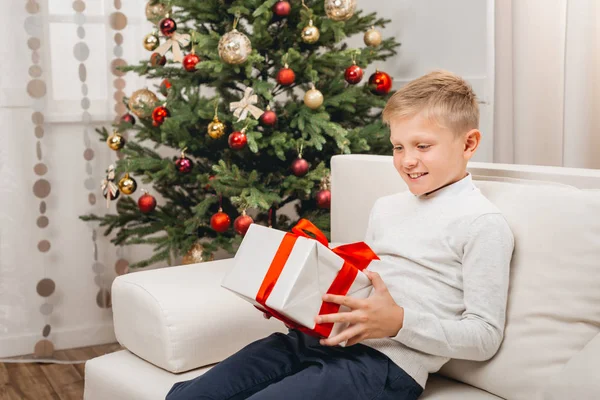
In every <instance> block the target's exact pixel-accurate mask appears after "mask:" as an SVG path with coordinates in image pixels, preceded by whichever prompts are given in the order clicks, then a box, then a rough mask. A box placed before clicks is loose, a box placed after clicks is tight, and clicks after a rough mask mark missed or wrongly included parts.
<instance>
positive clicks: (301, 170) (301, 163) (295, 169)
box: [291, 154, 308, 178]
mask: <svg viewBox="0 0 600 400" xmlns="http://www.w3.org/2000/svg"><path fill="white" fill-rule="evenodd" d="M291 168H292V173H293V174H294V175H296V176H297V177H299V178H301V177H303V176H304V175H306V174H307V173H308V161H306V160H305V159H304V158H302V154H299V155H298V158H296V159H295V160H294V161H293V162H292V166H291Z"/></svg>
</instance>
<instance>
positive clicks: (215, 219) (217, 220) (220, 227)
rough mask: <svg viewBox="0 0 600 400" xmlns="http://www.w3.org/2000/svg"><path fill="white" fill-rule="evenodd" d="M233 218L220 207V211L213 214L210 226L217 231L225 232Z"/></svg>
mask: <svg viewBox="0 0 600 400" xmlns="http://www.w3.org/2000/svg"><path fill="white" fill-rule="evenodd" d="M230 224H231V219H230V218H229V215H227V214H225V213H224V212H223V210H221V209H220V208H219V212H218V213H216V214H215V215H213V216H212V217H211V219H210V226H211V227H212V228H213V229H214V230H215V231H217V232H219V233H223V232H225V231H226V230H227V229H229V225H230Z"/></svg>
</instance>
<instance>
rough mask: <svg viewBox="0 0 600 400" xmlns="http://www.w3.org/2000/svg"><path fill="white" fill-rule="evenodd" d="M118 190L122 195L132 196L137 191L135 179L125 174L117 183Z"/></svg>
mask: <svg viewBox="0 0 600 400" xmlns="http://www.w3.org/2000/svg"><path fill="white" fill-rule="evenodd" d="M119 189H121V192H123V194H127V195H129V194H132V193H133V192H135V189H137V182H136V181H135V179H133V178H131V177H130V176H129V174H125V176H124V177H123V178H121V180H120V181H119Z"/></svg>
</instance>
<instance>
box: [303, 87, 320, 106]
mask: <svg viewBox="0 0 600 400" xmlns="http://www.w3.org/2000/svg"><path fill="white" fill-rule="evenodd" d="M310 85H311V88H312V89H310V90H309V91H308V92H306V93H305V94H304V104H305V105H306V106H307V107H308V108H311V109H313V110H315V109H317V108H319V107H321V104H323V93H321V92H320V91H319V90H317V89H316V88H315V85H314V84H312V83H311V84H310Z"/></svg>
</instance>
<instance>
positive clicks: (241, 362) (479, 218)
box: [167, 71, 514, 400]
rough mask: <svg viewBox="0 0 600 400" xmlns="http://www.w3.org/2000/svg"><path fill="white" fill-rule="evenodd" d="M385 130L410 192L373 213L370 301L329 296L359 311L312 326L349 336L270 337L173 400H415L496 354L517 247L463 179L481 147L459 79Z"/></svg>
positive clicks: (175, 391)
mask: <svg viewBox="0 0 600 400" xmlns="http://www.w3.org/2000/svg"><path fill="white" fill-rule="evenodd" d="M383 119H384V121H385V122H386V123H388V124H389V125H390V130H391V135H390V141H391V142H392V146H393V154H394V166H395V167H396V169H397V170H398V173H399V174H400V176H401V177H402V179H403V180H404V181H405V182H406V184H407V185H408V189H409V191H408V192H401V193H398V194H395V195H392V196H387V197H383V198H380V199H378V200H377V201H376V203H375V205H374V206H373V209H372V211H371V215H370V217H369V224H368V229H367V233H366V238H365V242H367V243H368V244H369V245H370V246H371V248H372V249H373V250H374V251H375V253H377V254H378V255H379V257H380V258H381V260H379V261H376V262H373V263H371V264H370V266H369V270H370V271H368V272H367V275H368V276H369V278H370V279H371V281H372V283H373V291H372V293H371V295H370V296H369V298H367V299H363V300H358V299H352V298H350V297H345V296H332V295H324V296H323V301H328V302H334V303H338V304H344V305H346V306H348V307H349V308H350V309H351V311H350V312H345V313H337V314H329V315H322V316H318V317H316V318H315V320H316V322H317V323H325V322H338V321H345V322H349V323H350V325H349V327H348V328H346V329H345V330H344V331H343V332H341V333H339V334H338V335H337V336H335V337H331V338H328V339H321V340H319V339H316V338H313V337H309V336H307V335H304V334H302V333H300V332H298V331H297V330H290V332H289V333H288V334H287V335H284V334H281V333H275V334H272V335H271V336H269V337H267V338H265V339H261V340H258V341H256V342H254V343H251V344H250V345H248V346H246V347H245V348H243V349H242V350H240V351H239V352H238V353H236V354H234V355H232V356H231V357H229V358H228V359H226V360H224V361H222V362H221V363H219V364H217V365H216V366H215V367H213V368H212V369H210V370H209V371H208V372H206V373H205V374H204V375H202V376H200V377H198V378H196V379H194V380H191V381H188V382H179V383H176V384H175V385H174V386H173V388H172V389H171V391H170V392H169V394H168V395H167V399H168V400H181V399H212V400H224V399H251V400H275V399H290V400H295V399H298V400H300V399H326V398H338V399H344V400H348V399H357V400H358V399H367V400H375V399H377V400H384V399H390V400H391V399H394V400H407V399H410V400H412V399H416V398H418V397H419V396H420V395H421V393H422V392H423V389H424V388H425V384H426V381H427V377H428V376H429V373H433V372H436V371H438V370H439V369H440V368H441V367H442V365H443V364H445V363H446V362H447V361H448V360H449V359H450V358H462V359H471V360H479V361H483V360H487V359H489V358H491V357H492V356H493V355H494V354H495V353H496V352H497V350H498V348H499V346H500V343H501V341H502V338H503V332H504V322H505V311H506V301H507V292H508V277H509V265H510V260H511V257H512V252H513V248H514V238H513V235H512V232H511V231H510V228H509V226H508V224H507V222H506V220H505V219H504V217H503V216H502V214H501V213H500V211H499V210H498V209H497V208H496V207H495V206H494V205H493V204H492V203H491V202H489V201H488V200H487V199H486V198H485V197H484V196H483V195H482V194H481V192H480V191H479V189H477V188H476V187H475V186H474V185H473V182H472V178H471V175H470V174H469V173H468V172H467V171H466V166H467V162H468V161H469V159H470V158H471V157H472V156H473V154H474V153H475V151H476V149H477V147H478V145H479V141H480V137H481V134H480V132H479V130H478V129H477V127H478V124H479V109H478V105H477V101H476V98H475V95H474V93H473V91H472V89H471V87H470V86H469V85H468V84H467V83H466V82H465V81H464V80H463V79H461V78H460V77H458V76H456V75H453V74H451V73H449V72H445V71H436V72H432V73H429V74H427V75H425V76H422V77H421V78H419V79H416V80H414V81H412V82H410V83H409V84H407V85H406V86H405V87H403V88H402V89H400V90H399V91H398V92H396V93H395V94H394V95H393V96H392V97H391V98H390V100H389V101H388V103H387V105H386V107H385V109H384V110H383ZM344 340H348V342H347V344H346V347H344V348H342V347H336V345H337V344H339V343H341V342H343V341H344Z"/></svg>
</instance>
